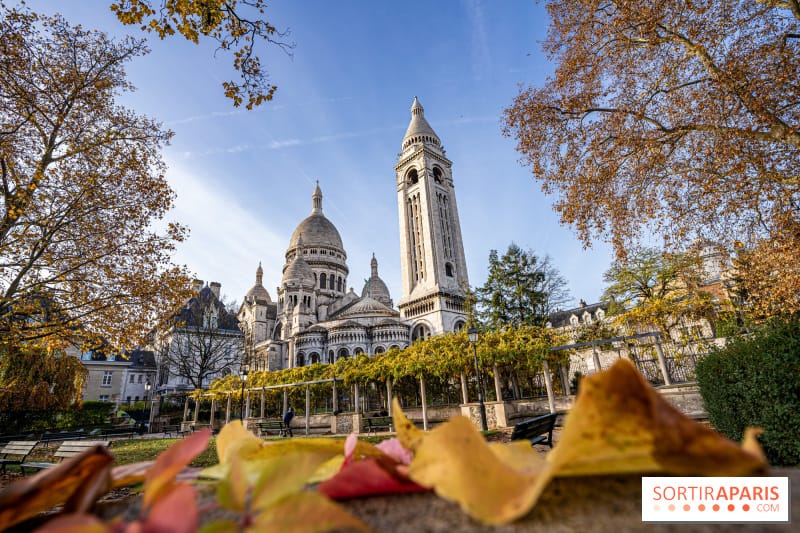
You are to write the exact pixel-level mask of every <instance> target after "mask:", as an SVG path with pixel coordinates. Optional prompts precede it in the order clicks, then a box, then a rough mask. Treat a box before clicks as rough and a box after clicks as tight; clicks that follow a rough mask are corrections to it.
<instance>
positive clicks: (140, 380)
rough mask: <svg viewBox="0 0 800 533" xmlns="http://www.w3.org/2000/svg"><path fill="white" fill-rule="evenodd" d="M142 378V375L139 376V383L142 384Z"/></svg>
mask: <svg viewBox="0 0 800 533" xmlns="http://www.w3.org/2000/svg"><path fill="white" fill-rule="evenodd" d="M143 377H144V374H139V383H141V382H142V378H143Z"/></svg>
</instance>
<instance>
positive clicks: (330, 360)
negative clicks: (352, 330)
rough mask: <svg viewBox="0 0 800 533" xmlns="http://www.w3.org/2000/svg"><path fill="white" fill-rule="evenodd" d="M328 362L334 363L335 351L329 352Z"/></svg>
mask: <svg viewBox="0 0 800 533" xmlns="http://www.w3.org/2000/svg"><path fill="white" fill-rule="evenodd" d="M328 362H329V363H333V350H329V351H328Z"/></svg>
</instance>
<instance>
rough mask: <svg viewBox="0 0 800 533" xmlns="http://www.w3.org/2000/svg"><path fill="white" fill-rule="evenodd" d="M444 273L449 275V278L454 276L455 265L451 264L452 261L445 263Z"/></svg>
mask: <svg viewBox="0 0 800 533" xmlns="http://www.w3.org/2000/svg"><path fill="white" fill-rule="evenodd" d="M444 273H445V274H446V275H447V277H448V278H452V277H453V265H451V264H450V263H445V264H444Z"/></svg>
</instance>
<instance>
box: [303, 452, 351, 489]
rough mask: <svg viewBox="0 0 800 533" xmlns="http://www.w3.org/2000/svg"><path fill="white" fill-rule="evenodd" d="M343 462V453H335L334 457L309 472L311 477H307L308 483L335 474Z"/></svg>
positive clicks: (317, 481) (328, 477)
mask: <svg viewBox="0 0 800 533" xmlns="http://www.w3.org/2000/svg"><path fill="white" fill-rule="evenodd" d="M343 464H344V455H337V456H336V457H331V458H330V459H328V460H327V461H325V462H324V463H322V464H321V465H319V468H317V470H316V471H315V472H314V473H313V474H311V477H309V478H308V482H309V483H321V482H323V481H325V480H326V479H330V478H332V477H333V476H335V475H336V473H337V472H339V470H341V469H342V465H343Z"/></svg>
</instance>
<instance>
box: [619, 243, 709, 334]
mask: <svg viewBox="0 0 800 533" xmlns="http://www.w3.org/2000/svg"><path fill="white" fill-rule="evenodd" d="M700 277H701V276H700V264H699V261H698V259H697V257H696V256H694V255H692V254H687V253H668V252H663V251H661V250H657V249H655V248H638V249H634V250H632V251H631V252H630V253H629V254H628V255H627V256H626V258H625V259H618V260H617V261H616V262H615V263H614V264H613V265H612V266H611V268H610V269H608V270H607V271H606V273H605V274H604V276H603V280H604V281H605V282H606V283H608V286H607V287H606V289H605V292H604V293H603V299H604V300H606V301H609V302H610V303H611V305H610V307H609V311H610V312H611V313H612V314H616V315H617V316H616V319H615V323H616V325H617V326H623V325H626V326H635V327H641V328H645V329H648V328H652V327H655V328H657V329H658V330H659V331H661V332H662V333H664V334H665V335H669V332H670V330H671V329H672V328H673V327H675V326H676V325H678V324H679V323H681V321H683V320H697V319H700V318H706V317H709V316H710V314H711V312H712V311H713V305H712V303H711V298H710V296H709V295H708V294H706V293H704V292H702V291H700V290H698V286H699V285H700Z"/></svg>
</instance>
